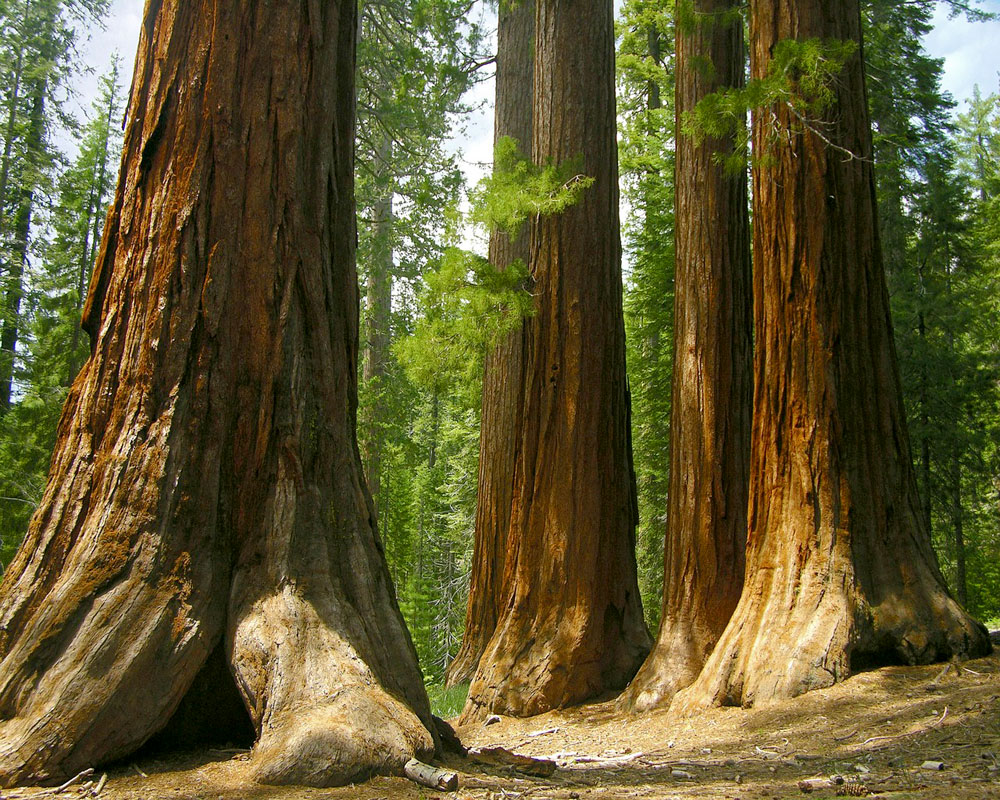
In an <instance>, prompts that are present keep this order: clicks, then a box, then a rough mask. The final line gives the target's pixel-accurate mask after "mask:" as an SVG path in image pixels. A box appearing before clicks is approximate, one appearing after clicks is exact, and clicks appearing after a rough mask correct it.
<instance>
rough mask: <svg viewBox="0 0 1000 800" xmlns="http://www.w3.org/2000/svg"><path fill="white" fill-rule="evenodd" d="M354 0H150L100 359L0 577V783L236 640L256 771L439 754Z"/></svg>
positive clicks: (112, 219) (143, 704) (105, 753)
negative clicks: (382, 416) (382, 513)
mask: <svg viewBox="0 0 1000 800" xmlns="http://www.w3.org/2000/svg"><path fill="white" fill-rule="evenodd" d="M354 36H355V10H354V5H353V3H351V2H348V1H346V0H332V1H331V2H329V3H322V4H300V3H292V2H287V0H277V2H273V3H266V4H262V3H254V4H227V3H222V4H219V3H210V2H207V0H192V1H191V2H177V0H151V1H150V3H149V5H148V6H147V8H146V14H145V20H144V25H143V30H142V35H141V39H140V45H139V56H138V61H137V65H136V73H135V78H134V80H133V86H132V96H131V101H130V107H129V113H128V120H129V123H128V129H127V131H126V136H125V149H124V155H123V162H122V173H121V174H122V177H121V181H120V183H119V186H118V190H117V193H116V198H115V201H114V204H113V206H112V209H111V211H110V213H109V217H108V224H107V228H106V230H105V235H104V239H103V242H102V246H101V251H100V255H99V257H98V262H97V269H96V272H95V275H94V278H93V280H92V282H91V286H90V293H89V296H88V300H87V304H86V306H85V309H84V327H85V329H86V330H87V331H88V333H89V334H90V336H91V342H92V345H91V357H90V360H89V361H88V362H87V364H86V365H85V367H84V368H83V370H82V371H81V373H80V375H79V376H78V378H77V379H76V381H75V382H74V383H73V386H72V388H71V390H70V396H69V399H68V401H67V405H66V407H65V410H64V413H63V417H62V420H61V422H60V427H59V432H58V441H57V445H56V449H55V453H54V456H53V461H52V468H51V472H50V478H49V483H48V487H47V489H46V492H45V495H44V498H43V500H42V503H41V505H40V507H39V509H38V511H37V513H36V514H35V516H34V517H33V519H32V522H31V526H30V528H29V531H28V534H27V537H26V539H25V543H24V545H23V546H22V548H21V550H20V551H19V553H18V555H17V557H16V559H15V560H14V562H13V563H12V564H11V565H10V567H9V569H8V571H7V572H6V574H5V575H4V580H3V585H2V589H0V631H2V635H0V658H2V661H0V783H2V784H3V785H11V784H14V783H20V782H28V781H31V782H53V781H59V780H61V779H63V778H65V777H66V776H68V775H72V774H74V773H75V772H77V771H78V770H80V769H82V768H83V767H87V766H94V765H95V764H99V763H101V762H104V761H109V760H111V759H114V758H118V757H121V756H124V755H126V754H128V753H129V752H131V751H132V750H134V749H135V748H136V747H137V746H139V745H140V744H141V743H142V742H143V741H145V740H146V739H147V738H149V736H150V735H152V734H153V733H154V732H156V731H157V730H158V729H160V728H162V727H163V725H164V724H165V723H166V721H167V719H168V718H169V717H170V715H171V713H172V712H173V710H174V709H175V708H176V707H177V706H178V704H179V703H180V701H181V699H182V698H183V696H184V694H185V692H186V690H187V689H188V687H189V686H190V685H191V684H192V681H193V680H194V678H195V676H196V674H198V672H199V670H200V669H201V667H202V665H203V664H204V663H205V662H206V659H207V657H208V655H209V653H211V652H212V651H213V649H215V647H216V646H217V645H219V644H220V643H221V644H223V645H224V647H225V655H226V659H227V661H228V664H229V669H230V670H231V674H232V676H233V677H234V678H235V682H236V685H237V686H238V688H239V690H240V693H241V694H242V697H243V700H244V702H245V704H246V707H247V709H248V711H249V716H250V718H251V720H252V722H253V725H254V727H255V729H256V732H257V737H258V740H257V744H256V745H255V748H254V753H253V756H252V763H253V766H254V769H255V774H256V776H257V777H258V778H259V779H261V780H264V781H271V782H297V783H312V784H329V783H342V782H345V781H350V780H354V779H356V778H360V777H363V776H365V775H368V774H371V773H374V772H381V771H387V770H388V771H397V770H401V769H402V766H403V764H404V763H405V761H406V760H407V759H408V758H409V757H410V756H412V755H413V754H414V753H423V754H425V755H426V754H427V753H429V752H431V751H433V749H434V740H433V738H432V734H431V733H430V729H429V726H430V724H431V718H430V712H429V708H428V704H427V699H426V695H425V693H424V689H423V685H422V682H421V678H420V673H419V670H418V668H417V664H416V656H415V653H414V650H413V646H412V643H411V642H410V639H409V635H408V633H407V631H406V628H405V626H404V624H403V621H402V617H401V615H400V614H399V611H398V609H397V606H396V601H395V598H394V595H393V589H392V586H391V583H390V580H389V576H388V571H387V569H386V566H385V561H384V558H383V556H382V551H381V547H380V545H379V542H378V539H377V536H376V533H375V530H374V525H373V509H372V504H371V499H370V496H369V494H368V492H367V489H366V487H365V483H364V479H363V477H362V473H361V466H360V457H359V454H358V448H357V444H356V440H355V431H354V426H355V413H356V392H357V378H356V375H357V336H358V331H357V327H358V289H357V277H356V274H355V270H354V231H355V229H354V214H353V139H352V137H353V126H354V118H353V110H354Z"/></svg>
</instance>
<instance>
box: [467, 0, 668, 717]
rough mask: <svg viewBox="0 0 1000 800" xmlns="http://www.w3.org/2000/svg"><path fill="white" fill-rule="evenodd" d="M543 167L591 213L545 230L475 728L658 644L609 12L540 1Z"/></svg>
mask: <svg viewBox="0 0 1000 800" xmlns="http://www.w3.org/2000/svg"><path fill="white" fill-rule="evenodd" d="M535 8H536V15H535V67H534V70H535V78H534V86H535V89H534V103H533V106H534V116H533V137H534V144H533V148H532V157H533V159H534V161H535V163H536V164H544V163H547V162H548V161H550V160H551V161H552V162H553V163H564V162H567V161H569V160H570V159H575V158H578V159H580V160H581V163H582V172H583V173H585V174H587V175H589V176H593V177H594V178H595V182H594V184H593V185H592V186H591V187H590V188H588V189H587V190H586V191H585V192H584V193H583V195H582V197H581V198H580V200H579V202H578V203H577V204H576V205H574V206H573V207H571V208H569V209H567V210H566V211H565V212H563V213H562V214H559V215H555V216H552V217H548V218H543V219H541V220H539V221H536V222H535V224H534V225H533V227H532V231H531V259H530V261H529V267H530V269H531V273H532V278H533V279H534V290H533V291H534V294H535V297H536V310H537V314H536V316H534V317H532V318H530V319H528V320H526V322H525V337H526V344H525V353H526V362H525V389H524V405H523V412H522V413H523V416H522V423H521V430H520V431H519V433H518V436H519V442H518V444H517V453H516V457H515V470H514V491H513V504H512V508H511V535H510V540H511V542H512V543H514V545H515V546H508V549H507V557H506V563H505V571H506V572H507V573H508V574H509V576H510V584H509V587H510V594H509V599H505V604H504V608H503V610H502V612H501V616H500V619H499V620H498V622H497V628H496V632H495V633H494V635H493V638H492V639H491V640H490V642H489V645H488V646H487V648H486V651H485V652H484V654H483V656H482V659H481V660H480V663H479V668H478V670H477V672H476V676H475V678H474V680H473V682H472V684H471V686H470V690H469V702H468V704H467V705H466V709H465V712H464V716H465V718H466V719H470V718H475V717H478V716H480V715H482V714H484V713H486V712H488V711H494V712H499V713H506V714H513V715H518V716H527V715H531V714H537V713H541V712H544V711H547V710H549V709H552V708H558V707H562V706H566V705H570V704H572V703H578V702H581V701H583V700H585V699H588V698H591V697H594V696H596V695H599V694H601V693H603V692H606V691H608V690H609V689H616V688H622V687H624V686H625V684H626V683H627V682H628V681H629V680H630V679H631V678H632V676H633V675H634V674H635V671H636V670H637V669H638V668H639V665H640V664H641V663H642V660H643V658H644V657H645V655H646V653H647V651H648V649H649V644H650V640H649V639H650V637H649V633H648V631H647V630H646V626H645V623H644V622H643V618H642V606H641V602H640V599H639V590H638V584H637V579H636V561H635V525H636V520H637V517H638V512H637V508H636V497H635V476H634V472H633V468H632V453H631V446H630V441H629V427H628V426H629V400H628V392H627V389H626V381H625V329H624V322H623V317H622V284H621V263H620V259H621V245H620V242H619V234H618V186H617V179H618V159H617V151H616V145H615V95H614V68H613V67H614V59H613V45H614V31H613V24H612V8H611V3H610V1H609V0H575V1H574V2H553V0H536V5H535Z"/></svg>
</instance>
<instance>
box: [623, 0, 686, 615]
mask: <svg viewBox="0 0 1000 800" xmlns="http://www.w3.org/2000/svg"><path fill="white" fill-rule="evenodd" d="M622 12H623V15H622V19H621V20H620V21H619V24H618V36H619V46H618V53H617V65H618V75H617V84H618V96H619V116H618V125H619V136H618V142H619V164H620V171H621V186H622V198H623V200H624V201H625V203H626V204H627V208H628V213H627V215H626V216H625V218H624V220H623V223H624V224H623V231H622V232H623V246H624V251H625V259H624V262H625V272H626V280H625V297H624V304H625V332H626V347H627V349H628V351H627V363H628V377H629V386H630V390H631V400H632V448H633V458H634V464H635V471H636V488H637V491H638V500H639V525H638V529H637V532H636V551H637V552H636V556H637V561H638V569H639V591H640V594H641V595H642V606H643V609H644V612H645V615H646V621H647V623H648V624H649V626H650V627H651V628H652V629H653V630H656V627H657V625H658V623H659V617H660V609H661V606H662V594H663V539H664V534H665V531H666V519H665V515H666V510H667V483H668V478H669V464H670V457H669V456H670V453H669V451H670V393H671V377H672V370H673V297H674V241H673V240H674V112H673V101H674V97H673V40H674V33H673V17H672V13H671V9H670V4H663V3H659V2H656V0H631V2H628V3H626V4H625V6H624V7H623V9H622Z"/></svg>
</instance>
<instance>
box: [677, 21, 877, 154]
mask: <svg viewBox="0 0 1000 800" xmlns="http://www.w3.org/2000/svg"><path fill="white" fill-rule="evenodd" d="M856 50H857V44H856V43H855V42H847V41H837V40H832V39H829V40H821V39H802V40H797V39H782V40H781V41H779V42H777V43H776V44H775V46H774V48H773V51H772V55H771V61H770V62H769V63H768V68H767V74H766V75H765V76H764V77H763V78H755V79H753V80H750V81H748V82H747V85H746V86H745V87H743V88H738V89H737V88H731V89H725V90H723V91H719V92H713V93H711V94H708V95H706V96H705V97H703V98H702V99H701V100H700V101H699V102H698V104H697V105H696V106H695V107H694V108H693V109H692V110H691V111H689V112H687V113H685V114H684V118H683V120H682V124H681V128H682V132H683V133H684V134H685V135H687V136H692V137H694V139H695V140H696V141H698V142H700V141H702V140H704V139H705V138H716V139H717V138H724V137H730V136H731V137H733V139H734V140H735V143H736V146H735V154H734V155H732V156H729V157H725V156H723V155H722V154H721V153H720V154H718V158H719V159H720V161H723V162H724V163H725V164H726V165H727V166H728V167H729V168H730V169H733V170H735V171H739V170H742V169H744V165H745V164H746V160H747V157H748V155H749V151H750V134H749V131H748V129H747V124H746V120H747V115H748V114H749V113H750V112H754V113H757V114H767V115H768V116H769V119H770V124H769V126H768V128H767V130H768V134H767V138H766V141H765V142H764V143H763V144H764V148H765V149H764V151H763V152H761V153H756V154H755V157H757V158H766V157H768V156H769V155H770V153H771V152H773V148H775V147H777V146H779V145H780V144H782V143H783V142H785V141H787V139H788V138H789V137H790V136H793V135H796V134H798V133H802V132H804V131H806V130H811V131H813V132H820V135H822V133H821V130H820V129H821V128H822V125H823V123H822V117H823V115H824V114H826V113H827V112H828V111H829V110H830V108H831V107H832V106H833V104H834V102H835V100H836V92H835V85H836V80H837V78H838V76H839V75H840V73H841V71H842V70H843V68H844V64H845V63H846V62H847V60H848V59H849V58H850V57H851V56H852V55H853V54H854V52H855V51H856ZM779 109H783V110H784V111H786V112H787V115H788V122H787V124H786V123H785V122H783V121H782V116H781V115H780V112H779Z"/></svg>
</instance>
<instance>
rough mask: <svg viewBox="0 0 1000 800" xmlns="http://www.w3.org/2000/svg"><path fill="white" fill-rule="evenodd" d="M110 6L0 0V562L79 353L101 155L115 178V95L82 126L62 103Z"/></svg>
mask: <svg viewBox="0 0 1000 800" xmlns="http://www.w3.org/2000/svg"><path fill="white" fill-rule="evenodd" d="M107 6H108V3H107V2H106V0H31V1H30V2H28V1H27V0H9V1H8V2H4V3H0V75H2V76H3V81H2V82H0V137H2V144H0V154H2V155H0V302H2V307H0V329H2V341H3V347H4V353H3V354H2V355H3V356H5V357H4V358H0V378H2V381H0V384H2V385H3V387H4V388H3V391H2V392H0V394H2V395H3V396H2V397H0V566H2V565H6V564H7V563H8V562H9V560H10V558H11V556H12V555H13V553H14V551H15V549H16V548H17V546H18V544H19V543H20V541H21V538H22V537H23V535H24V532H25V529H26V527H27V524H28V519H29V518H30V515H31V513H32V512H33V510H34V508H35V506H36V505H37V503H38V501H39V499H40V498H41V493H42V490H43V488H44V484H45V478H46V473H47V470H48V465H49V458H50V454H51V451H52V446H53V443H54V441H55V433H56V425H57V422H58V419H59V416H60V413H61V408H62V404H63V400H64V399H65V396H66V391H67V386H68V383H69V380H70V379H71V378H72V376H73V373H74V372H75V369H76V368H78V367H79V365H80V363H82V359H83V357H84V355H85V352H86V351H85V347H84V343H83V338H85V337H81V336H80V335H79V329H78V320H79V313H78V311H79V307H80V303H81V300H80V298H81V296H82V288H81V287H82V286H83V285H84V284H85V278H81V275H83V276H85V277H89V270H90V266H91V263H92V260H93V255H94V243H95V242H96V239H97V237H98V236H99V234H100V224H101V223H103V215H104V207H105V201H106V195H107V194H108V192H106V191H104V190H102V191H100V192H98V191H97V189H96V184H97V183H98V180H97V172H98V168H97V165H98V162H100V164H101V169H102V170H103V172H104V174H105V180H104V185H105V186H106V187H109V186H110V185H111V184H113V182H114V176H115V173H114V169H113V167H111V166H109V164H110V162H116V161H117V154H116V152H115V144H114V141H115V137H116V136H117V135H119V134H118V132H117V127H118V126H117V125H115V124H113V123H115V122H117V118H118V117H119V116H120V103H118V104H115V103H112V104H111V106H113V113H114V119H113V120H112V119H110V118H109V117H108V113H110V112H109V110H108V108H105V107H104V106H103V101H102V106H101V108H100V109H95V116H94V117H93V119H91V120H89V121H88V122H86V123H85V124H84V125H82V126H81V125H80V123H79V122H77V121H76V120H75V119H73V118H72V117H70V116H69V114H68V113H67V112H66V109H65V108H64V105H63V103H64V99H65V96H66V95H67V91H68V87H69V85H70V81H71V80H72V78H73V77H74V75H75V74H76V71H77V65H76V63H75V61H76V55H77V54H76V50H75V47H76V43H77V41H78V40H79V39H80V38H81V37H82V36H84V35H85V32H86V29H87V28H88V26H91V25H95V24H99V23H100V20H101V18H102V17H103V15H104V13H105V12H106V10H107ZM115 80H117V78H114V79H112V80H111V82H112V83H114V81H115ZM107 83H108V82H107V80H106V81H105V88H107ZM60 132H61V134H62V135H63V136H64V137H65V136H67V135H68V136H70V137H73V138H75V139H76V140H77V141H79V142H80V153H79V156H78V157H77V158H76V159H75V160H74V161H73V163H72V164H70V165H69V166H66V158H65V157H64V156H63V155H62V154H60V153H59V152H58V151H57V149H56V148H55V146H54V144H53V142H54V141H55V140H56V138H57V136H56V135H57V133H60ZM8 381H10V387H11V390H10V394H9V395H8V393H7V390H6V384H7V382H8ZM8 401H9V402H8Z"/></svg>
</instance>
